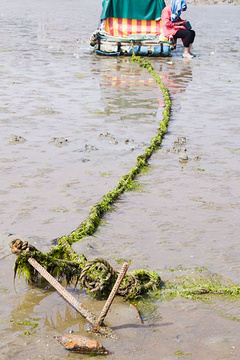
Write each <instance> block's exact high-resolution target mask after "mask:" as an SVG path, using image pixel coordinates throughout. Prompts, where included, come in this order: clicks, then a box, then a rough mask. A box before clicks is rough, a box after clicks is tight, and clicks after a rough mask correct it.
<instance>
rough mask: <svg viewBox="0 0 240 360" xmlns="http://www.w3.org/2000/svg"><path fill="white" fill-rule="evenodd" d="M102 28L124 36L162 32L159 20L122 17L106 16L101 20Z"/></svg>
mask: <svg viewBox="0 0 240 360" xmlns="http://www.w3.org/2000/svg"><path fill="white" fill-rule="evenodd" d="M103 28H104V30H105V31H106V32H107V33H108V34H109V35H110V36H114V37H123V38H126V37H128V36H129V35H136V34H139V35H146V34H153V35H156V36H157V35H160V34H161V33H162V29H161V20H158V21H155V20H137V19H123V18H112V17H110V18H107V19H105V20H103Z"/></svg>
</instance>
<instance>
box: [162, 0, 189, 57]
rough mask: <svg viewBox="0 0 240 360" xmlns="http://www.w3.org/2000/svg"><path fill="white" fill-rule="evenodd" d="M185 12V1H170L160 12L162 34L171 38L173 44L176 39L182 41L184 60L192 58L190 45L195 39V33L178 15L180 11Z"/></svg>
mask: <svg viewBox="0 0 240 360" xmlns="http://www.w3.org/2000/svg"><path fill="white" fill-rule="evenodd" d="M186 10H187V3H186V1H185V0H172V1H171V4H170V5H167V6H165V8H164V9H163V10H162V16H161V19H162V29H163V34H164V35H165V36H166V37H167V38H171V37H173V39H174V41H175V43H176V42H177V39H182V42H183V46H184V52H183V55H182V56H183V57H184V58H193V57H194V56H195V55H194V54H193V53H192V51H191V49H192V44H193V42H194V39H195V31H194V30H192V29H191V25H190V23H189V22H188V21H186V20H182V19H181V17H180V15H181V13H182V11H186Z"/></svg>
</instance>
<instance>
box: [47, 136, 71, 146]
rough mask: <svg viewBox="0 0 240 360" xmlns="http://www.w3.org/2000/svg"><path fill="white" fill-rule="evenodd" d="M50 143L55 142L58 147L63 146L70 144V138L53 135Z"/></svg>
mask: <svg viewBox="0 0 240 360" xmlns="http://www.w3.org/2000/svg"><path fill="white" fill-rule="evenodd" d="M50 143H52V144H54V145H55V146H57V147H62V146H64V145H67V144H68V139H66V138H64V137H53V138H52V139H51V141H50Z"/></svg>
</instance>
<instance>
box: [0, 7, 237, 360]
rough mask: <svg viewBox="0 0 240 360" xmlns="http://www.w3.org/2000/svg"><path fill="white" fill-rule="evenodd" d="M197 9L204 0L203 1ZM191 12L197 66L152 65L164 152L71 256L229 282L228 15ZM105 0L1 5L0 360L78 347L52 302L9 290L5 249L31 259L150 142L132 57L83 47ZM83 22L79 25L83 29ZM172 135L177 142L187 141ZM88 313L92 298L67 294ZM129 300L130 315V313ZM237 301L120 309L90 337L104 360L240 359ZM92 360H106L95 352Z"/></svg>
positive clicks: (164, 61)
mask: <svg viewBox="0 0 240 360" xmlns="http://www.w3.org/2000/svg"><path fill="white" fill-rule="evenodd" d="M208 3H209V2H208ZM208 3H206V2H201V4H200V3H199V2H197V1H192V2H191V3H190V2H189V6H188V10H187V12H186V14H184V15H186V18H187V19H188V20H190V22H191V24H192V26H193V28H194V29H195V31H196V34H197V35H196V41H195V43H194V52H195V53H196V55H197V56H196V58H194V59H193V60H191V61H189V60H188V59H183V58H182V57H181V54H182V45H181V42H179V43H178V46H177V49H176V50H175V51H173V52H172V57H170V58H151V59H150V61H151V63H152V65H153V67H154V69H155V71H156V72H157V73H158V74H159V75H160V76H161V79H162V81H163V82H164V84H165V86H166V87H167V88H168V89H169V91H170V95H171V100H172V114H171V119H170V123H169V126H168V133H167V134H166V135H165V137H164V139H163V142H162V146H161V148H160V149H159V150H158V151H157V152H155V153H154V154H153V156H152V157H151V159H150V161H149V169H148V171H147V172H144V173H142V174H141V175H140V176H139V177H138V179H137V180H138V184H139V186H138V187H136V189H135V191H128V192H126V193H124V194H123V195H122V196H121V198H120V199H119V200H118V201H117V203H116V204H115V206H114V209H113V210H112V211H111V212H108V213H107V214H106V215H105V216H104V218H103V219H102V221H101V224H100V226H99V228H98V230H97V231H96V232H95V234H94V235H93V236H89V237H86V238H84V239H83V240H82V241H81V242H78V243H75V244H74V249H75V250H76V251H77V252H79V253H83V254H84V255H85V256H86V257H87V258H88V259H89V260H92V259H94V258H95V257H102V258H105V259H107V260H108V261H109V262H110V263H111V264H112V266H113V267H114V268H115V269H120V268H121V263H122V262H123V261H124V260H127V261H129V263H130V268H129V270H131V271H132V270H135V269H147V270H154V271H156V272H157V273H158V274H159V275H160V276H161V278H162V280H163V281H168V280H171V281H173V282H174V281H175V280H174V279H176V278H177V277H179V276H181V275H185V274H188V275H189V274H190V275H191V276H194V275H195V274H196V271H197V272H198V273H200V272H203V273H204V274H206V275H208V274H217V275H218V276H219V277H222V278H224V279H229V280H231V281H232V282H233V283H234V284H236V286H240V242H239V237H240V222H239V217H240V187H239V183H240V115H239V114H240V102H239V92H240V71H239V63H240V50H239V43H240V35H239V34H240V25H239V15H240V6H239V5H237V4H236V2H234V3H230V2H229V1H225V2H222V3H221V4H220V3H219V4H218V5H211V4H208ZM100 13H101V1H97V0H89V1H76V0H72V1H63V0H58V1H46V0H41V1H37V0H31V1H30V0H18V1H13V0H10V1H6V0H2V2H1V9H0V39H1V41H0V78H1V93H0V124H1V132H0V149H1V150H0V167H1V177H0V199H1V201H0V215H1V216H0V271H1V277H0V298H1V301H0V337H1V343H0V358H1V359H3V360H13V359H17V360H23V359H24V360H36V359H44V360H49V359H51V360H60V359H68V360H74V359H76V358H79V359H80V358H81V359H85V358H87V357H88V356H87V355H76V354H72V353H69V352H67V350H65V349H64V348H63V347H62V346H61V345H60V344H59V343H58V342H57V341H56V340H55V339H54V336H55V335H60V334H66V333H69V332H72V331H73V332H74V333H75V334H80V335H82V336H87V333H86V331H85V330H86V328H85V325H86V323H85V321H84V320H83V319H82V318H81V317H80V316H79V315H78V314H77V313H76V312H75V311H74V310H73V309H72V308H71V307H70V305H68V304H67V303H66V302H65V301H64V300H63V299H62V298H61V297H60V296H59V295H58V294H57V293H56V292H55V291H53V290H52V289H51V288H49V287H47V286H46V287H41V286H39V287H35V286H31V285H29V284H27V283H26V282H25V281H24V279H23V278H20V279H19V278H18V277H17V278H16V279H15V282H14V281H13V268H14V263H15V260H16V257H15V256H14V255H12V254H11V252H10V248H9V242H10V241H11V240H13V239H14V238H20V239H22V240H25V241H28V242H29V243H31V244H32V245H34V246H36V247H37V248H38V249H40V250H41V251H43V252H47V251H48V250H49V249H50V247H51V246H52V243H53V239H56V238H58V237H61V236H62V235H64V234H69V233H71V232H72V231H73V230H74V229H76V228H77V227H78V226H79V224H80V223H81V222H82V221H83V220H84V219H85V218H86V217H87V216H88V214H89V210H90V208H91V206H92V205H94V204H96V203H97V202H98V201H99V200H100V199H101V198H102V196H103V195H104V194H106V193H107V192H108V191H109V190H112V189H113V188H114V187H115V186H116V184H117V183H118V181H119V180H120V178H121V176H122V175H124V174H126V173H127V172H128V171H129V170H130V168H131V167H133V166H134V164H135V161H136V158H137V156H139V155H141V154H143V153H144V150H145V148H146V146H147V145H148V144H149V142H150V140H151V138H153V137H154V136H155V135H156V132H157V130H158V127H159V122H160V121H161V119H162V111H163V106H164V103H163V95H162V92H161V89H160V87H159V86H158V85H157V84H156V82H155V81H154V79H153V78H152V77H151V75H150V74H149V73H148V72H147V71H146V70H144V69H142V68H140V67H139V65H138V64H136V63H132V62H131V61H130V58H115V57H98V56H96V55H94V54H92V53H91V52H90V49H89V38H90V35H91V33H92V32H93V31H94V30H95V29H96V28H97V26H98V23H99V18H100ZM86 19H87V21H86ZM183 139H184V140H183ZM68 290H69V291H70V292H71V293H72V294H73V295H74V296H75V297H76V298H78V299H79V300H80V301H81V302H82V303H83V304H84V305H85V306H86V307H87V308H88V309H89V310H91V311H93V312H95V313H97V314H99V313H100V311H101V309H102V307H103V304H104V301H97V300H94V299H92V298H91V297H89V296H88V294H87V293H86V292H85V291H84V290H79V289H78V288H77V289H75V290H74V287H68ZM140 305H141V304H139V306H140ZM239 305H240V300H239V299H237V298H234V299H231V298H223V297H220V296H216V297H211V298H207V299H206V298H205V299H204V301H201V300H190V299H183V298H181V297H178V298H175V299H173V300H168V301H162V300H161V299H155V300H154V301H150V302H147V303H144V304H142V308H141V309H142V316H143V320H144V323H143V324H141V322H140V320H139V317H138V316H137V312H136V310H135V309H134V307H132V306H130V304H129V303H128V302H126V301H124V300H123V299H122V298H121V297H117V298H116V299H115V301H114V303H113V306H112V307H111V310H110V312H109V314H108V316H107V319H106V323H107V324H108V326H110V327H112V328H113V329H114V331H115V332H116V333H117V335H118V340H115V339H104V338H103V339H99V341H101V342H102V343H103V345H104V347H106V348H107V349H108V350H109V351H110V352H111V354H110V355H108V356H107V357H108V359H109V360H123V359H129V360H143V359H144V360H156V359H161V360H177V359H181V360H182V359H189V360H202V359H204V360H225V359H227V360H239V358H240V306H239ZM95 358H96V359H100V358H103V357H102V356H100V355H99V356H96V357H95Z"/></svg>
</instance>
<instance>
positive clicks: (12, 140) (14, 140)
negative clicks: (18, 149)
mask: <svg viewBox="0 0 240 360" xmlns="http://www.w3.org/2000/svg"><path fill="white" fill-rule="evenodd" d="M25 141H27V140H26V139H25V138H24V137H22V136H20V135H14V134H11V135H10V136H9V144H12V145H15V144H22V143H24V142H25Z"/></svg>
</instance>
